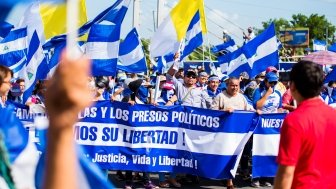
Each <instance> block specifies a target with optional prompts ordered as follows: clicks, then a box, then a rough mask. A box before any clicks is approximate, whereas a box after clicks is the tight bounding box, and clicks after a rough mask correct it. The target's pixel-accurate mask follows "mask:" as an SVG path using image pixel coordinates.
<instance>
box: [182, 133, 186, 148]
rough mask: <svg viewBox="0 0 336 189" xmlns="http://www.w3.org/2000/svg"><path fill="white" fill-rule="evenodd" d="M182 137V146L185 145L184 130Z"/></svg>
mask: <svg viewBox="0 0 336 189" xmlns="http://www.w3.org/2000/svg"><path fill="white" fill-rule="evenodd" d="M182 137H183V143H182V144H183V146H185V132H183V133H182Z"/></svg>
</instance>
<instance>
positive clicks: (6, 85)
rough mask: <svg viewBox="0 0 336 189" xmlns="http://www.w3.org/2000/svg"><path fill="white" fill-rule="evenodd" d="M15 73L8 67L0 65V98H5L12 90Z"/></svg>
mask: <svg viewBox="0 0 336 189" xmlns="http://www.w3.org/2000/svg"><path fill="white" fill-rule="evenodd" d="M12 77H13V71H12V70H10V69H9V68H8V67H6V66H3V65H0V96H5V95H7V94H8V91H9V90H10V88H11V79H12Z"/></svg>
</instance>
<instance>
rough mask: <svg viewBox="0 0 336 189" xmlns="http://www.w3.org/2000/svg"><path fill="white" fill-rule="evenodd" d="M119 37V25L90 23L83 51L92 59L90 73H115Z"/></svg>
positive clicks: (106, 74)
mask: <svg viewBox="0 0 336 189" xmlns="http://www.w3.org/2000/svg"><path fill="white" fill-rule="evenodd" d="M119 39H120V25H114V24H113V25H103V24H94V25H92V27H91V30H90V33H89V37H88V42H87V43H86V51H85V53H86V55H88V57H89V58H91V59H92V75H94V76H102V75H105V76H114V75H116V70H117V62H118V53H119Z"/></svg>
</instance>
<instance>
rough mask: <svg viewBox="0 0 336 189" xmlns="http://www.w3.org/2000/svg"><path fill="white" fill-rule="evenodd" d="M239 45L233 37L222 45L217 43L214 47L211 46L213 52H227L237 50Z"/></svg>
mask: <svg viewBox="0 0 336 189" xmlns="http://www.w3.org/2000/svg"><path fill="white" fill-rule="evenodd" d="M237 49H238V47H237V45H236V43H235V41H234V40H233V39H230V40H229V41H228V42H225V43H223V44H220V45H216V46H214V47H212V48H211V51H212V52H213V53H218V52H220V51H223V50H224V51H227V52H233V51H235V50H237Z"/></svg>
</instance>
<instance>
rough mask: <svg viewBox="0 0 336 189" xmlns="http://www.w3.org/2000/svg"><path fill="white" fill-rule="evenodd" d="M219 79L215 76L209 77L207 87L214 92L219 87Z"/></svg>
mask: <svg viewBox="0 0 336 189" xmlns="http://www.w3.org/2000/svg"><path fill="white" fill-rule="evenodd" d="M219 83H220V82H219V77H218V76H217V75H210V76H209V79H208V86H209V88H210V89H211V90H212V91H216V90H217V89H218V86H219Z"/></svg>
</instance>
